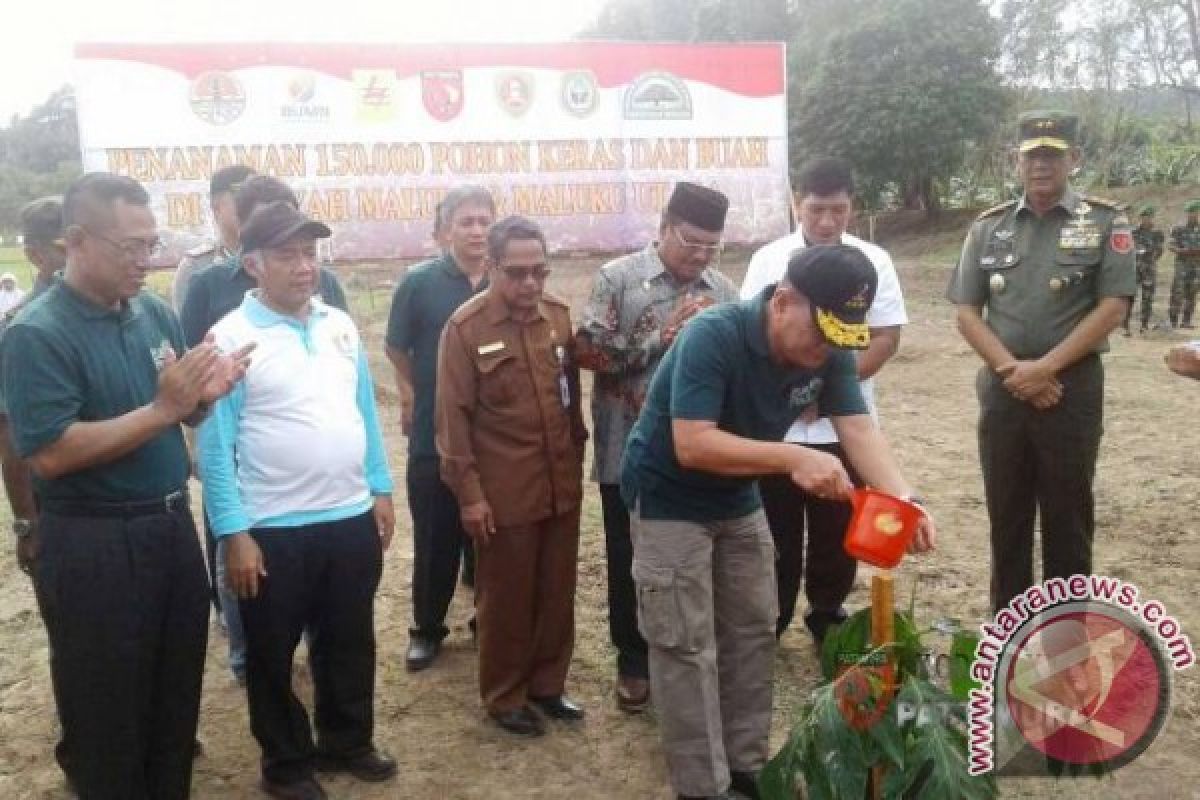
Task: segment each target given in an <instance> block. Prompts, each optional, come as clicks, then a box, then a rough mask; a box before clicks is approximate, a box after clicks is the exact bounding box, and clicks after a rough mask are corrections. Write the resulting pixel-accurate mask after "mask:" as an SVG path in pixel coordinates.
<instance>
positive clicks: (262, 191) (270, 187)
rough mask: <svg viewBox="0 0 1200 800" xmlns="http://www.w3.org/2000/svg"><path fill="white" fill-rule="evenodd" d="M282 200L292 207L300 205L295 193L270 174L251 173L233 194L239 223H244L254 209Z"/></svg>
mask: <svg viewBox="0 0 1200 800" xmlns="http://www.w3.org/2000/svg"><path fill="white" fill-rule="evenodd" d="M280 200H282V201H283V202H285V203H287V204H289V205H291V206H292V207H293V208H299V207H300V200H299V199H297V197H296V193H295V192H293V191H292V189H291V187H290V186H288V185H287V184H286V183H284V182H283V181H281V180H279V178H272V177H271V176H270V175H251V176H250V177H249V178H247V179H246V180H245V181H243V182H242V185H241V186H239V187H238V190H237V191H236V192H234V194H233V203H234V205H235V206H236V207H237V218H238V224H239V225H245V224H246V220H248V219H250V215H251V214H253V213H254V209H256V208H258V207H259V206H261V205H266V204H267V203H275V202H278V201H280Z"/></svg>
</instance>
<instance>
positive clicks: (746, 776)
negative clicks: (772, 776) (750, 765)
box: [729, 770, 760, 800]
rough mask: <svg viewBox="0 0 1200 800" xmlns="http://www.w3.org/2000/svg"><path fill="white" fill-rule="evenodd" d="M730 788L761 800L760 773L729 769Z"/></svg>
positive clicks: (751, 798) (753, 799)
mask: <svg viewBox="0 0 1200 800" xmlns="http://www.w3.org/2000/svg"><path fill="white" fill-rule="evenodd" d="M729 788H730V789H733V790H734V791H735V792H737V793H738V794H743V795H745V796H746V797H748V798H750V800H759V797H760V795H759V793H758V773H756V772H737V771H735V770H730V771H729Z"/></svg>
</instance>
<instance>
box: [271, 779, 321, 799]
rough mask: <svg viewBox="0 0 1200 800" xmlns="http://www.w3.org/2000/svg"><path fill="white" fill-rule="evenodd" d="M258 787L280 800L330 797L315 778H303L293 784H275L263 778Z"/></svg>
mask: <svg viewBox="0 0 1200 800" xmlns="http://www.w3.org/2000/svg"><path fill="white" fill-rule="evenodd" d="M258 786H259V788H260V789H262V790H263V791H264V792H266V793H267V794H269V795H271V797H275V798H278V800H327V799H328V797H329V795H327V794H325V790H324V789H322V788H321V784H319V783H317V781H316V780H315V779H314V778H302V779H300V780H298V781H292V782H291V783H275V782H274V781H269V780H267V779H266V778H263V779H262V780H261V781H259V783H258Z"/></svg>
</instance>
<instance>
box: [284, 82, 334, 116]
mask: <svg viewBox="0 0 1200 800" xmlns="http://www.w3.org/2000/svg"><path fill="white" fill-rule="evenodd" d="M316 94H317V79H316V76H314V75H313V74H312V73H310V72H304V73H300V74H298V75H296V76H295V77H293V78H292V79H291V80H290V81H288V85H287V98H288V100H289V102H287V103H285V104H284V105H283V106H281V107H280V109H279V116H281V117H282V118H283V119H284V120H286V121H287V122H324V121H325V120H328V119H329V116H330V112H329V106H327V105H325V104H323V103H322V104H317V103H313V102H312V100H313V98H314V97H315V96H316Z"/></svg>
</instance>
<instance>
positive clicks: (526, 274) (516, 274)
mask: <svg viewBox="0 0 1200 800" xmlns="http://www.w3.org/2000/svg"><path fill="white" fill-rule="evenodd" d="M500 271H501V272H503V273H504V275H505V277H506V278H508V279H509V280H510V281H513V282H514V283H524V282H525V281H527V280H529V279H530V278H533V279H534V280H535V281H537V282H538V283H541V282H542V281H544V280H546V277H547V276H548V275H549V274H550V270H549V269H548V268H546V267H501V268H500Z"/></svg>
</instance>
